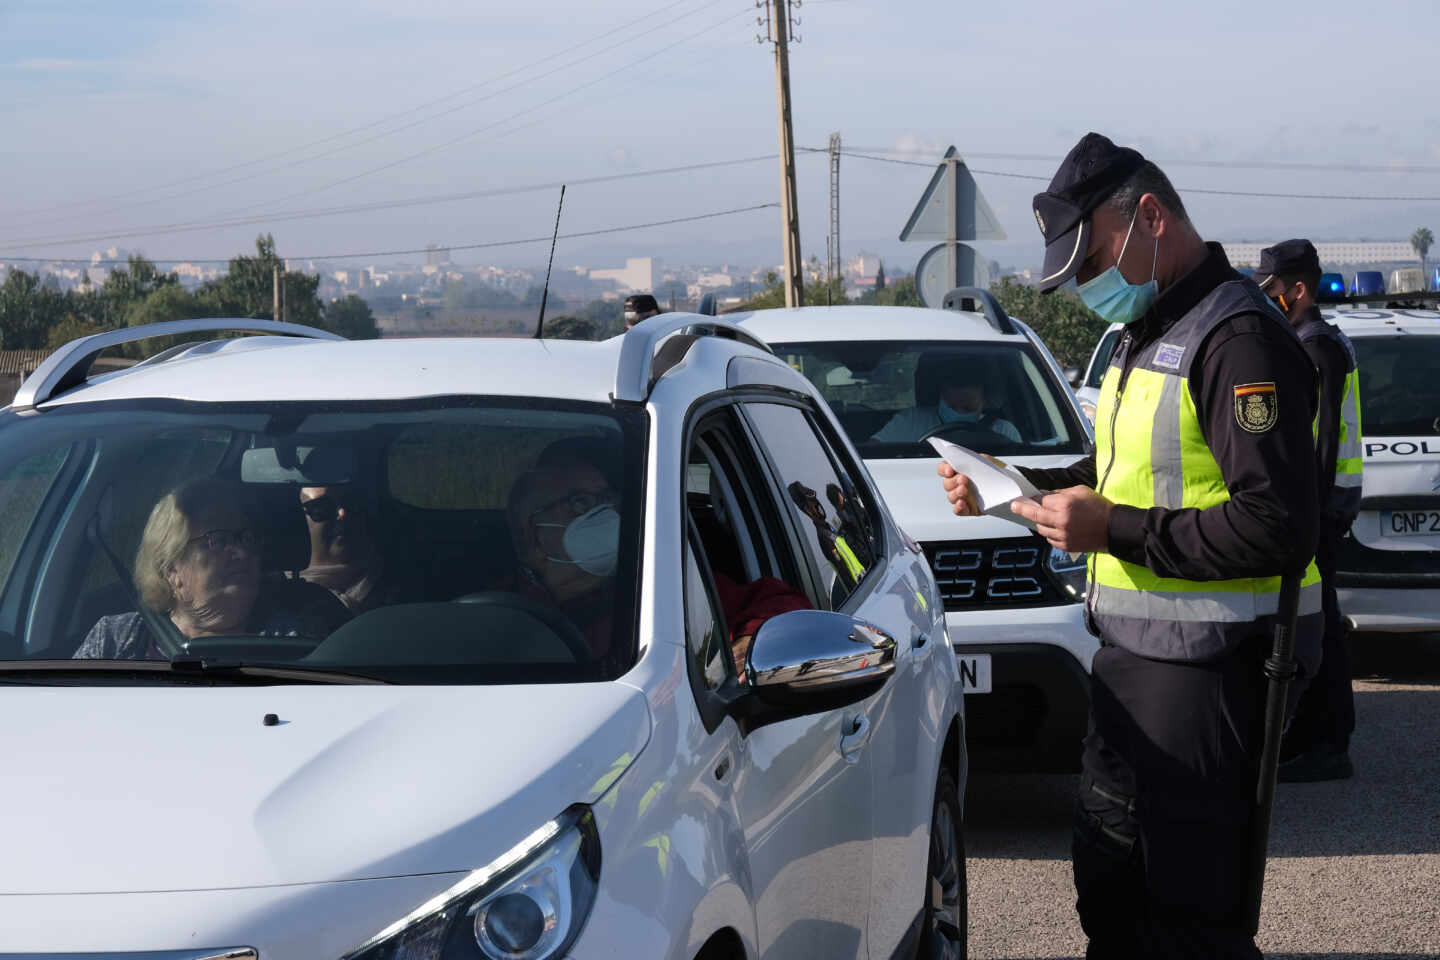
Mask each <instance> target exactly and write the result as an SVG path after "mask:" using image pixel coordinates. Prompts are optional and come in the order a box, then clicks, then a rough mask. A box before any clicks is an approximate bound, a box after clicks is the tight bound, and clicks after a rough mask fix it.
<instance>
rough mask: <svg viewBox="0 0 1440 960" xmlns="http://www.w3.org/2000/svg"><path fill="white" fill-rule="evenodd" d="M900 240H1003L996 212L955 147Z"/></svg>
mask: <svg viewBox="0 0 1440 960" xmlns="http://www.w3.org/2000/svg"><path fill="white" fill-rule="evenodd" d="M900 239H901V240H1004V239H1005V228H1004V227H1002V226H1000V221H999V219H997V218H996V216H995V211H993V210H991V209H990V204H989V202H988V201H986V199H985V195H984V194H982V193H981V192H980V188H979V186H977V185H976V183H975V178H974V177H972V176H971V175H970V171H969V169H968V168H967V167H966V166H965V161H964V160H963V159H961V158H960V155H959V154H958V153H957V152H956V151H955V148H954V147H953V146H952V147H951V148H950V149H948V150H946V151H945V159H944V160H942V161H941V162H940V165H939V167H937V168H936V170H935V175H934V176H932V177H931V178H930V184H929V186H927V187H926V188H925V192H924V193H923V194H921V196H920V202H919V203H918V204H916V205H915V212H914V213H912V214H910V219H909V220H908V221H906V223H905V229H903V230H901V231H900Z"/></svg>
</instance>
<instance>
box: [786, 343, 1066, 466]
mask: <svg viewBox="0 0 1440 960" xmlns="http://www.w3.org/2000/svg"><path fill="white" fill-rule="evenodd" d="M771 347H772V348H773V349H774V351H775V353H776V354H777V355H779V356H780V357H782V358H783V359H784V360H785V362H786V363H789V364H790V365H791V366H792V367H794V368H795V369H796V370H799V371H800V372H801V373H803V374H804V375H805V376H806V378H808V379H809V380H810V382H811V383H813V384H815V386H816V388H817V389H818V390H819V391H820V393H821V395H822V396H824V397H825V400H826V402H828V403H829V404H830V406H831V408H832V409H833V410H834V411H835V415H836V416H837V417H839V419H840V423H841V424H842V425H844V427H845V431H846V432H847V433H848V434H849V435H850V439H851V441H852V442H853V443H854V444H855V446H856V447H858V448H859V450H860V454H861V456H863V457H865V458H867V459H872V460H873V459H900V458H911V457H926V458H932V459H933V458H934V457H935V450H934V448H933V447H931V446H930V444H928V443H926V442H924V441H925V438H926V437H930V436H936V437H940V438H942V439H944V440H949V441H951V442H952V443H958V444H960V445H962V446H965V447H970V448H971V449H973V450H977V451H979V452H981V453H990V454H996V455H999V456H1026V455H1043V454H1080V453H1084V452H1085V431H1084V429H1083V428H1082V427H1081V425H1080V423H1079V422H1078V420H1077V419H1076V417H1075V414H1074V411H1073V410H1072V409H1071V401H1070V399H1069V398H1068V397H1067V396H1065V395H1064V394H1062V393H1061V392H1060V388H1059V386H1058V385H1057V384H1056V383H1055V382H1054V378H1053V377H1052V376H1049V375H1048V374H1047V372H1046V365H1045V363H1044V361H1043V360H1042V359H1041V358H1040V357H1039V356H1038V355H1037V354H1036V353H1035V351H1034V350H1033V349H1032V348H1031V347H1030V346H1029V345H1028V344H1027V345H1024V346H1022V345H1019V344H1010V343H999V344H992V343H963V342H954V341H950V342H938V343H900V342H887V341H878V342H876V341H837V342H827V343H778V344H777V343H772V344H771Z"/></svg>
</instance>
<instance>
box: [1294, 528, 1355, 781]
mask: <svg viewBox="0 0 1440 960" xmlns="http://www.w3.org/2000/svg"><path fill="white" fill-rule="evenodd" d="M1346 529H1348V527H1346V528H1342V527H1340V526H1339V525H1338V524H1336V523H1334V522H1323V521H1322V523H1321V526H1320V542H1319V544H1318V545H1317V546H1316V548H1315V566H1316V567H1318V568H1319V569H1320V581H1321V597H1322V598H1323V605H1324V611H1325V636H1324V639H1323V640H1322V651H1323V656H1324V659H1323V660H1321V662H1320V670H1319V672H1318V673H1316V674H1315V679H1313V680H1311V681H1310V685H1309V686H1308V687H1306V689H1305V692H1304V694H1303V695H1302V696H1301V697H1300V703H1299V705H1298V706H1297V707H1296V708H1295V719H1294V720H1293V721H1291V723H1290V728H1289V729H1288V730H1287V731H1286V733H1285V752H1286V754H1287V755H1294V754H1296V753H1300V752H1301V751H1303V750H1306V749H1308V748H1309V747H1312V746H1314V745H1315V744H1317V743H1326V744H1329V745H1331V746H1333V747H1336V748H1338V749H1348V748H1349V746H1350V735H1351V734H1352V733H1354V732H1355V692H1354V690H1353V689H1352V688H1351V685H1350V648H1349V646H1348V644H1347V643H1346V640H1345V625H1344V624H1343V623H1342V622H1341V620H1340V604H1339V603H1338V602H1337V600H1336V598H1335V555H1336V554H1337V553H1338V552H1339V549H1340V538H1341V537H1343V536H1344V535H1345V530H1346Z"/></svg>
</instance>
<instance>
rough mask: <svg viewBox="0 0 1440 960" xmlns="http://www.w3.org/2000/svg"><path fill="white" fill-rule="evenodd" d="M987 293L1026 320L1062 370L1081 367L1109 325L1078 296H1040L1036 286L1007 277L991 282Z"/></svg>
mask: <svg viewBox="0 0 1440 960" xmlns="http://www.w3.org/2000/svg"><path fill="white" fill-rule="evenodd" d="M990 292H991V293H993V294H994V295H995V299H997V300H999V301H1000V305H1001V306H1003V307H1004V308H1005V312H1006V313H1008V314H1010V315H1011V316H1013V317H1015V318H1017V319H1019V320H1023V321H1025V322H1026V323H1027V324H1029V325H1030V327H1031V328H1032V329H1033V330H1034V331H1035V332H1036V333H1037V334H1039V336H1040V339H1041V340H1043V341H1045V346H1047V347H1049V348H1050V352H1051V353H1052V354H1054V355H1055V359H1056V360H1058V361H1060V365H1061V366H1062V367H1078V366H1083V365H1084V364H1085V363H1086V362H1087V361H1088V360H1089V359H1090V354H1091V352H1092V351H1093V350H1094V349H1095V344H1096V343H1098V342H1099V341H1100V337H1101V336H1103V335H1104V333H1105V328H1106V326H1108V324H1106V323H1105V321H1104V320H1102V319H1101V318H1100V317H1099V316H1098V315H1097V314H1095V313H1094V312H1093V311H1092V310H1090V308H1089V307H1087V306H1085V304H1084V303H1082V302H1081V301H1080V298H1079V297H1076V296H1073V295H1071V294H1069V293H1063V292H1059V291H1057V292H1055V293H1052V294H1048V295H1045V294H1041V293H1040V291H1039V290H1038V289H1036V288H1035V287H1027V286H1026V285H1025V284H1023V283H1017V282H1015V281H1014V280H1012V279H1011V278H1009V277H1002V278H1001V279H999V280H997V281H996V282H994V283H992V284H991V285H990Z"/></svg>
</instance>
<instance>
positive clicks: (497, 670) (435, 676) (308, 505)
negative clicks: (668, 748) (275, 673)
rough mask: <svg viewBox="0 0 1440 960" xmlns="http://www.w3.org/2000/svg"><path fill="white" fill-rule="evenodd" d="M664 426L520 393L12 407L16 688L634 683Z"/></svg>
mask: <svg viewBox="0 0 1440 960" xmlns="http://www.w3.org/2000/svg"><path fill="white" fill-rule="evenodd" d="M644 430H645V417H644V414H643V412H640V411H635V410H616V409H613V408H611V407H608V406H602V405H597V404H584V403H564V402H550V401H527V400H516V399H513V398H506V399H496V400H491V399H485V398H473V397H467V398H447V399H438V400H431V401H424V402H413V403H368V404H367V403H328V404H301V403H285V404H267V405H264V406H257V405H253V404H247V405H236V404H195V403H179V402H173V401H163V402H161V401H151V402H136V403H131V404H109V403H107V404H105V405H103V406H100V405H93V406H88V407H87V406H85V405H77V406H74V407H62V408H60V409H57V410H52V411H47V412H45V413H42V414H40V415H38V416H33V415H32V416H28V417H21V416H18V415H15V414H12V413H5V414H3V415H0V436H3V437H4V443H3V444H0V498H3V499H0V517H3V519H0V671H3V670H5V669H6V667H5V664H6V662H12V663H13V662H14V661H25V660H45V661H52V662H53V661H67V666H66V667H65V668H64V669H67V670H70V671H71V672H75V671H77V670H80V669H81V668H84V667H85V664H86V663H87V662H88V663H92V664H93V663H95V661H117V660H118V661H136V660H149V661H162V664H161V665H162V666H163V661H166V660H170V661H183V662H184V663H186V664H194V663H196V662H197V661H198V660H203V661H205V665H207V666H210V665H223V664H235V663H242V664H247V665H253V664H262V665H274V664H284V665H285V666H287V667H291V668H296V669H295V672H296V673H297V674H303V672H304V671H305V670H314V671H316V672H317V673H318V672H320V671H331V672H332V673H336V674H343V673H354V674H360V675H362V676H366V677H374V678H377V679H380V680H385V681H390V682H415V683H427V682H434V683H512V682H514V683H547V682H574V681H581V680H598V679H606V678H612V677H615V676H618V675H619V674H620V673H622V672H623V671H624V670H625V669H626V668H628V666H629V665H630V664H631V663H633V661H634V656H635V591H634V589H633V588H632V587H631V585H632V584H635V583H637V582H638V580H639V575H638V563H639V561H638V543H639V530H640V521H641V516H640V514H641V510H642V502H643V501H642V499H641V496H640V492H639V490H640V477H641V474H642V471H643V464H644V458H645V453H644ZM19 666H21V665H20V664H15V665H14V666H13V667H11V668H10V669H11V672H12V673H13V671H14V669H16V668H18V667H19ZM97 666H98V664H97ZM137 669H138V667H137ZM91 672H95V671H91ZM112 672H113V671H112Z"/></svg>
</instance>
